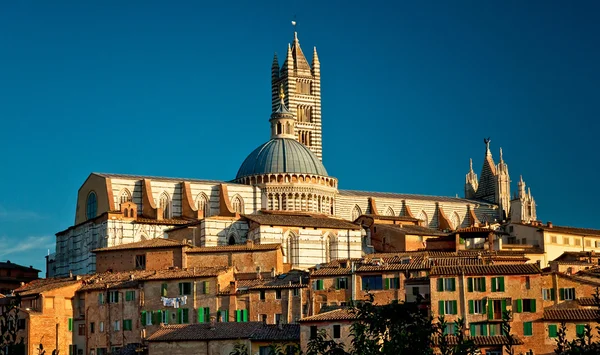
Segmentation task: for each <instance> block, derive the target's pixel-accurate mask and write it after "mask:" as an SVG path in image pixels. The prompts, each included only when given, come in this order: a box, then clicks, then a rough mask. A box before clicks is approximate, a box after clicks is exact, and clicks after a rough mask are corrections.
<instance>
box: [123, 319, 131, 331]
mask: <svg viewBox="0 0 600 355" xmlns="http://www.w3.org/2000/svg"><path fill="white" fill-rule="evenodd" d="M123 330H133V322H132V321H131V319H125V320H123Z"/></svg>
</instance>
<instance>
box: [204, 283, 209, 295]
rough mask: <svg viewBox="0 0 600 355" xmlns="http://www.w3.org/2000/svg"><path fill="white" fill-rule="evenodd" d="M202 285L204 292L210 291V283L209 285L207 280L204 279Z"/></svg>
mask: <svg viewBox="0 0 600 355" xmlns="http://www.w3.org/2000/svg"><path fill="white" fill-rule="evenodd" d="M203 287H204V288H203V291H204V294H208V292H209V291H210V285H209V283H208V281H204V283H203Z"/></svg>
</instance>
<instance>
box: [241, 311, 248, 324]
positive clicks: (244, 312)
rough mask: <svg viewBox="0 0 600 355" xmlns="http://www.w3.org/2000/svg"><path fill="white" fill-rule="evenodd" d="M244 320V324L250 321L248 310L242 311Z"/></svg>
mask: <svg viewBox="0 0 600 355" xmlns="http://www.w3.org/2000/svg"><path fill="white" fill-rule="evenodd" d="M242 320H243V321H244V322H247V321H248V310H247V309H243V310H242Z"/></svg>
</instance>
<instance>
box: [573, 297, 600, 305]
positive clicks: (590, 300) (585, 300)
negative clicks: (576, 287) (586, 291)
mask: <svg viewBox="0 0 600 355" xmlns="http://www.w3.org/2000/svg"><path fill="white" fill-rule="evenodd" d="M577 303H579V305H581V306H586V307H596V306H598V304H597V303H596V300H595V299H594V297H580V298H578V299H577Z"/></svg>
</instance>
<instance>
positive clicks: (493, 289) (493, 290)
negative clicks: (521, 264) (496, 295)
mask: <svg viewBox="0 0 600 355" xmlns="http://www.w3.org/2000/svg"><path fill="white" fill-rule="evenodd" d="M497 287H498V279H497V278H496V277H492V292H496V288H497Z"/></svg>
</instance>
